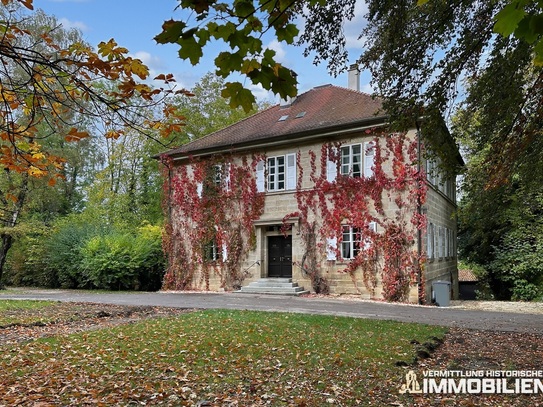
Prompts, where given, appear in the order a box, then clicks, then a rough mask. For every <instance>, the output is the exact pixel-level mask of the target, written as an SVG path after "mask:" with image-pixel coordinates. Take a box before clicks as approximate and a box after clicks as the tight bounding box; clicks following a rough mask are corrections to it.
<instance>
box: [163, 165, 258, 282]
mask: <svg viewBox="0 0 543 407" xmlns="http://www.w3.org/2000/svg"><path fill="white" fill-rule="evenodd" d="M259 159H260V158H259V157H257V156H255V157H252V159H251V160H249V159H248V158H247V157H245V156H244V157H240V158H239V160H235V159H234V157H233V156H214V157H212V158H209V159H204V160H200V159H190V160H189V161H190V165H180V166H172V164H171V162H170V163H169V164H168V163H166V164H167V165H166V167H167V168H169V174H168V177H167V181H166V184H165V185H166V193H167V194H168V202H169V210H168V212H169V214H168V216H169V222H168V225H167V227H166V228H165V236H164V239H163V241H164V251H165V253H166V254H167V257H168V260H169V261H168V269H167V271H166V275H165V277H164V288H166V289H176V290H186V289H191V288H195V283H197V285H200V284H201V283H202V281H198V282H195V281H194V276H195V274H196V271H197V270H198V269H201V270H202V273H201V274H200V275H201V278H202V279H204V280H205V281H203V283H204V284H205V287H206V289H209V278H210V275H211V273H215V274H216V275H218V276H219V277H220V280H221V286H222V287H224V288H225V289H232V288H236V287H239V286H240V285H241V282H242V281H243V280H244V278H245V277H246V275H245V273H244V272H242V271H241V262H242V261H243V259H244V258H245V257H246V254H247V252H248V251H249V250H250V249H252V248H254V246H255V244H256V241H255V232H254V227H253V223H254V221H255V220H257V219H258V218H260V216H261V215H262V212H263V209H264V194H263V193H259V192H257V189H256V180H255V170H256V164H257V162H258V161H259ZM218 168H220V170H219V171H220V175H219V174H217V169H218ZM211 245H213V246H214V249H213V248H210V246H211ZM223 253H224V254H223ZM210 254H212V255H211V256H210ZM213 255H214V256H213Z"/></svg>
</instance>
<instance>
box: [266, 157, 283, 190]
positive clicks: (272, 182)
mask: <svg viewBox="0 0 543 407" xmlns="http://www.w3.org/2000/svg"><path fill="white" fill-rule="evenodd" d="M285 172H286V169H285V156H284V155H282V156H278V157H270V158H268V191H282V190H284V189H285Z"/></svg>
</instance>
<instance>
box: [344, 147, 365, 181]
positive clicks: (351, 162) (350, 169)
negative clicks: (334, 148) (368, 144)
mask: <svg viewBox="0 0 543 407" xmlns="http://www.w3.org/2000/svg"><path fill="white" fill-rule="evenodd" d="M361 151H362V145H361V144H353V145H351V146H343V147H341V167H340V172H341V175H350V176H352V177H354V178H360V177H361V176H362V153H361Z"/></svg>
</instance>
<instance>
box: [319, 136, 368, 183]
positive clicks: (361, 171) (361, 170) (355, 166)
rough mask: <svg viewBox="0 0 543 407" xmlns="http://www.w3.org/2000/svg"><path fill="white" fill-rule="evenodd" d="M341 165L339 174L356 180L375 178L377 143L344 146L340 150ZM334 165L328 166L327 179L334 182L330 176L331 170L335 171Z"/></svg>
mask: <svg viewBox="0 0 543 407" xmlns="http://www.w3.org/2000/svg"><path fill="white" fill-rule="evenodd" d="M339 159H340V163H339V164H340V165H339V173H340V174H341V175H347V176H351V177H354V178H360V177H362V176H364V177H366V178H370V177H372V176H373V166H374V164H375V143H374V142H366V143H364V144H351V145H346V146H342V147H341V149H340V157H339ZM333 166H334V164H333V163H332V164H330V163H329V164H328V167H327V178H328V180H329V181H330V180H332V181H333V179H331V178H334V179H335V177H331V176H330V175H329V172H330V168H331V169H333Z"/></svg>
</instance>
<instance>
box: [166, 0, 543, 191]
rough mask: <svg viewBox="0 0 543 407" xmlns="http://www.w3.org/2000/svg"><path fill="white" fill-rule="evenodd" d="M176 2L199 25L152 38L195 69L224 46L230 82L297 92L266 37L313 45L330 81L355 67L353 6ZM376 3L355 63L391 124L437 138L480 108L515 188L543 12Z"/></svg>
mask: <svg viewBox="0 0 543 407" xmlns="http://www.w3.org/2000/svg"><path fill="white" fill-rule="evenodd" d="M179 4H180V8H182V9H184V10H185V11H190V16H191V17H190V18H188V19H186V20H169V21H166V22H165V23H164V25H163V27H162V28H163V30H162V32H161V33H160V34H159V35H157V36H156V38H155V39H156V40H157V41H158V42H159V43H176V44H178V45H179V56H180V57H181V58H183V59H188V60H190V61H191V62H192V63H193V64H196V63H198V61H199V60H200V58H201V56H202V55H203V52H204V47H205V46H206V45H207V44H208V43H210V42H211V41H222V42H224V43H225V44H226V45H227V47H229V48H230V49H229V50H228V51H223V52H221V53H219V54H218V55H217V57H216V58H215V65H216V67H217V74H218V75H220V76H222V77H225V78H226V77H228V76H229V75H230V74H231V73H233V72H237V73H241V74H243V75H245V76H246V77H247V78H248V79H249V80H250V81H251V82H252V83H255V84H261V85H262V86H263V87H264V89H267V90H272V91H274V92H275V93H278V94H279V95H281V97H286V96H292V95H293V94H295V92H296V89H295V87H296V79H295V75H294V73H293V72H292V71H291V70H289V69H288V67H285V66H283V65H281V64H279V63H277V62H276V61H275V52H274V51H273V50H270V49H266V48H265V47H264V46H263V41H262V38H263V36H264V35H266V34H271V35H273V36H275V37H276V38H277V40H278V41H280V42H283V43H286V44H298V45H302V46H305V48H306V49H305V54H306V56H308V55H309V54H310V53H311V52H312V51H314V52H315V54H316V57H315V60H314V62H316V63H318V62H321V61H326V62H327V65H328V68H329V70H330V72H331V73H333V74H337V73H339V72H341V71H342V70H344V69H345V68H346V62H347V60H348V55H347V53H346V49H345V45H346V39H345V35H344V32H343V24H344V23H345V22H346V21H347V20H350V19H352V18H353V16H354V12H355V1H353V0H349V1H338V0H333V1H322V0H293V1H275V0H274V1H271V0H235V1H233V2H231V3H228V4H225V3H219V2H216V1H214V0H202V1H198V2H192V1H185V0H181V1H180V3H179ZM367 5H368V13H367V15H366V20H367V25H366V26H365V27H361V36H360V41H362V42H363V44H364V51H363V52H362V54H361V55H360V56H359V57H358V59H357V63H358V64H359V65H360V67H361V68H362V69H367V70H368V71H369V72H371V74H372V78H373V79H372V85H373V86H374V88H375V89H376V94H377V95H378V96H380V97H382V98H384V100H385V108H386V110H387V112H388V113H389V114H390V115H391V118H392V119H393V123H395V124H397V125H398V126H400V127H405V126H406V125H409V126H412V125H413V123H414V121H415V120H416V119H417V118H419V117H420V116H426V118H427V121H426V123H425V127H426V130H427V132H428V133H429V134H431V133H432V130H433V129H434V128H435V127H434V126H438V125H439V120H437V119H436V120H432V119H435V118H437V117H440V118H441V117H445V118H450V115H451V113H452V112H454V111H455V109H456V108H457V107H458V106H459V105H462V107H464V108H465V109H466V111H468V112H470V111H471V112H474V111H475V110H477V114H478V117H479V120H480V123H479V126H480V132H479V133H478V136H479V137H481V140H480V142H481V143H487V142H488V143H490V144H492V149H493V154H492V155H491V156H489V159H490V157H492V163H493V166H494V168H495V169H496V170H494V171H493V172H492V179H491V182H494V183H499V182H503V181H504V180H506V179H507V178H508V177H509V176H510V175H511V174H512V172H513V170H514V168H513V167H514V166H515V165H517V163H519V162H522V161H523V160H526V159H527V158H528V157H527V156H526V155H525V154H526V153H527V151H526V150H529V148H528V146H529V145H530V144H531V143H532V142H533V140H534V139H535V138H536V137H537V135H538V133H539V132H540V125H539V120H538V119H537V118H538V117H539V115H540V113H541V111H540V110H541V107H542V106H541V100H543V99H542V98H541V94H540V92H541V80H542V76H541V65H542V64H543V42H542V40H541V34H542V33H543V24H541V22H542V21H543V12H542V7H541V5H540V3H539V2H536V1H528V0H503V1H495V2H486V1H475V2H474V1H469V0H455V1H447V2H443V1H434V0H419V1H418V2H417V1H413V0H411V1H406V0H404V1H396V0H394V1H381V0H378V1H377V0H375V1H373V0H371V1H368V2H367ZM302 25H303V29H301V30H300V29H299V28H298V27H300V26H302ZM352 60H353V58H351V61H352ZM222 95H223V96H225V97H229V98H230V101H231V105H232V106H239V105H242V106H245V107H246V108H248V107H249V106H251V104H252V103H254V97H253V96H252V95H251V93H250V91H249V90H248V89H247V88H245V87H244V86H243V85H242V83H240V82H226V83H225V86H224V88H223V91H222ZM481 107H482V108H481ZM490 126H492V129H493V131H492V132H489V131H488V127H490ZM519 146H520V148H519ZM528 153H531V152H528Z"/></svg>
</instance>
